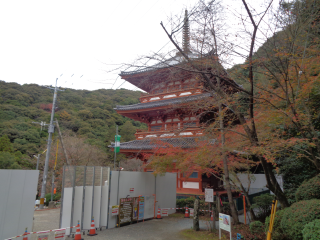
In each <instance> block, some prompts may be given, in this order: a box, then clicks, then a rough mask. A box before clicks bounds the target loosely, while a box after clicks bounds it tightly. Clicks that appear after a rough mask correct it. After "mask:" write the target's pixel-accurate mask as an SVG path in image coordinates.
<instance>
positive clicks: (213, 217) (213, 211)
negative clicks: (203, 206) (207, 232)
mask: <svg viewBox="0 0 320 240" xmlns="http://www.w3.org/2000/svg"><path fill="white" fill-rule="evenodd" d="M212 229H213V230H215V229H216V211H215V207H214V202H213V204H212Z"/></svg>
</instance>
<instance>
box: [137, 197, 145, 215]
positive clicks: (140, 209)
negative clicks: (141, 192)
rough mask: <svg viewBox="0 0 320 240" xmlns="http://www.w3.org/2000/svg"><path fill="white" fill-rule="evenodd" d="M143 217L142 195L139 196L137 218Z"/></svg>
mask: <svg viewBox="0 0 320 240" xmlns="http://www.w3.org/2000/svg"><path fill="white" fill-rule="evenodd" d="M143 219H144V196H140V197H139V218H138V220H143Z"/></svg>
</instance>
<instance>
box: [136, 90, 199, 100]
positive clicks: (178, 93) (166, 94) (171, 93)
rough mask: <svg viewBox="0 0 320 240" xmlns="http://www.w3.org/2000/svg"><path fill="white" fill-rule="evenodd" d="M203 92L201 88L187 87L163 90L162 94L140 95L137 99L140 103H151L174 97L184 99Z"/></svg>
mask: <svg viewBox="0 0 320 240" xmlns="http://www.w3.org/2000/svg"><path fill="white" fill-rule="evenodd" d="M203 92H204V88H203V87H197V88H195V87H189V88H181V89H176V90H163V91H162V92H158V93H152V94H149V93H141V97H140V98H139V100H140V102H141V103H145V102H151V101H159V100H164V99H168V98H175V97H182V96H183V97H186V96H190V95H195V94H200V93H203Z"/></svg>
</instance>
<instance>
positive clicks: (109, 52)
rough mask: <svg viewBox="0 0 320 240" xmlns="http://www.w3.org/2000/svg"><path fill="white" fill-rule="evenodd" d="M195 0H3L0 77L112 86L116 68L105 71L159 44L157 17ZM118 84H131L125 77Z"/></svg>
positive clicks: (115, 85)
mask: <svg viewBox="0 0 320 240" xmlns="http://www.w3.org/2000/svg"><path fill="white" fill-rule="evenodd" d="M196 2H197V1H196V0H117V1H111V0H103V1H99V0H94V1H88V0H87V1H80V0H76V1H71V0H63V1H43V0H41V1H33V0H28V1H26V0H20V1H15V0H10V1H5V0H2V1H0V22H1V24H0V33H1V37H0V80H4V81H6V82H17V83H20V84H24V83H36V84H39V85H51V84H52V85H54V82H55V79H56V78H57V77H59V80H58V86H62V87H70V88H74V89H88V90H94V89H100V88H111V87H112V88H113V89H116V88H118V87H119V86H120V85H121V84H122V83H123V80H121V79H120V78H118V79H117V80H116V78H117V74H119V71H114V72H113V73H108V72H107V71H108V70H110V69H112V68H116V67H117V66H118V65H117V64H121V63H131V62H133V61H134V60H135V59H136V58H137V57H139V56H141V55H148V53H151V52H157V51H158V50H159V49H161V48H162V47H163V46H164V45H165V44H167V43H168V38H167V37H166V35H165V33H164V32H163V30H162V28H161V26H160V22H161V21H163V22H164V23H165V24H166V23H167V22H168V21H167V19H168V17H169V16H170V15H172V14H173V15H175V14H180V13H181V12H182V11H184V9H186V8H190V6H193V5H194V4H195V3H196ZM224 2H228V3H229V4H231V5H233V4H238V3H239V2H241V1H240V0H224ZM166 47H167V48H172V46H171V44H168V45H166ZM113 64H114V65H113ZM61 74H63V76H62V77H60V75H61ZM73 74H74V75H73ZM72 75H73V77H71V76H72ZM82 75H83V76H82ZM80 76H82V77H81V78H80ZM121 87H124V88H128V89H133V88H132V86H130V84H129V83H125V84H123V85H121Z"/></svg>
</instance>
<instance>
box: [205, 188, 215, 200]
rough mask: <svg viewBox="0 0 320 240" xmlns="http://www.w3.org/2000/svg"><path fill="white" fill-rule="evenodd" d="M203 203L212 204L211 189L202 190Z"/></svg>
mask: <svg viewBox="0 0 320 240" xmlns="http://www.w3.org/2000/svg"><path fill="white" fill-rule="evenodd" d="M204 195H205V202H213V189H211V188H206V189H205V190H204Z"/></svg>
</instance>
